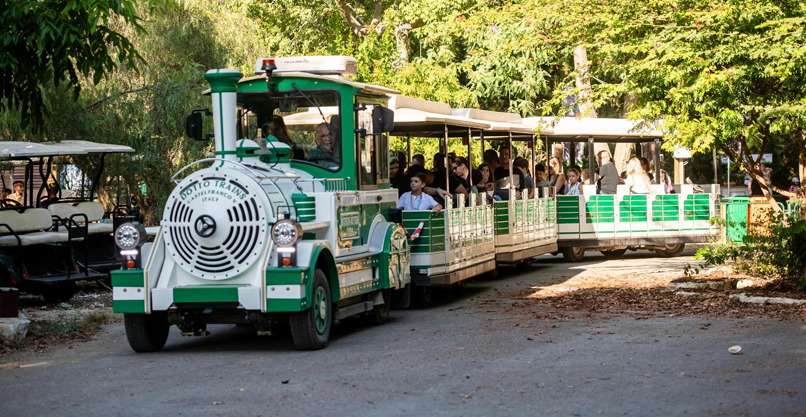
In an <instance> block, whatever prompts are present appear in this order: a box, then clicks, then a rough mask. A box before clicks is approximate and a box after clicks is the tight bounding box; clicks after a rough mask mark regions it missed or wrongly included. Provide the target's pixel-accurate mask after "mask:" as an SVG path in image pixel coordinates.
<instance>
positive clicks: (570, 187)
mask: <svg viewBox="0 0 806 417" xmlns="http://www.w3.org/2000/svg"><path fill="white" fill-rule="evenodd" d="M581 179H582V171H581V170H580V169H579V168H577V167H575V166H573V167H571V168H568V184H567V187H566V188H567V191H566V192H565V195H582V182H581V181H580V180H581Z"/></svg>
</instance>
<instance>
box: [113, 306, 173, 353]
mask: <svg viewBox="0 0 806 417" xmlns="http://www.w3.org/2000/svg"><path fill="white" fill-rule="evenodd" d="M123 324H124V327H126V338H127V339H128V340H129V346H131V347H132V349H133V350H134V351H135V352H140V353H145V352H158V351H160V350H162V348H163V347H164V346H165V341H167V340H168V330H170V328H171V323H169V322H168V319H167V318H166V317H165V315H164V314H160V313H152V314H129V313H127V314H124V315H123Z"/></svg>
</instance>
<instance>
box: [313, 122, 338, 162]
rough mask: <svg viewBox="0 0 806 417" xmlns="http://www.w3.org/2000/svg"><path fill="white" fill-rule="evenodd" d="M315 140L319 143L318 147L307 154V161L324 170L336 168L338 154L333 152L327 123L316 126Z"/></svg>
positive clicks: (331, 136) (332, 141)
mask: <svg viewBox="0 0 806 417" xmlns="http://www.w3.org/2000/svg"><path fill="white" fill-rule="evenodd" d="M316 140H317V141H318V142H319V146H317V147H315V148H313V149H311V151H310V152H308V161H310V162H313V163H315V164H318V165H322V166H323V167H325V168H333V167H338V166H339V156H338V152H336V151H335V150H334V146H333V145H334V142H335V140H334V135H333V133H332V132H331V131H330V126H329V124H328V123H320V124H319V125H317V126H316Z"/></svg>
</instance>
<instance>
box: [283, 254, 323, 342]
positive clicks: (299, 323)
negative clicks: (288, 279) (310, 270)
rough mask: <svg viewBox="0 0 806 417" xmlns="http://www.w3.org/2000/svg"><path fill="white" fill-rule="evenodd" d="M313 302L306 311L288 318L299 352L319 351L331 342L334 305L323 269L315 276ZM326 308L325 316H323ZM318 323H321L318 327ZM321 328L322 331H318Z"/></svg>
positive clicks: (318, 270)
mask: <svg viewBox="0 0 806 417" xmlns="http://www.w3.org/2000/svg"><path fill="white" fill-rule="evenodd" d="M311 288H312V291H311V302H312V303H313V305H312V306H310V307H309V308H308V309H307V310H305V311H300V312H299V313H292V314H291V315H290V316H289V317H288V321H289V323H290V324H291V338H292V339H293V340H294V346H296V348H297V349H299V350H318V349H322V348H325V347H327V343H328V342H329V341H330V329H331V327H332V326H333V305H332V302H331V300H332V298H331V296H330V284H329V283H328V282H327V277H326V276H325V273H324V272H322V270H321V269H317V270H316V271H315V272H314V274H313V284H312V285H311ZM323 307H324V309H325V310H324V312H325V313H324V314H325V316H324V317H322V316H321V314H322V313H321V312H322V308H323ZM317 321H318V322H319V323H320V325H319V326H317ZM317 327H320V328H321V329H318V328H317Z"/></svg>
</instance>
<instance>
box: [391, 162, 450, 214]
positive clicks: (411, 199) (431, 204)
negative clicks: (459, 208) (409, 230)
mask: <svg viewBox="0 0 806 417" xmlns="http://www.w3.org/2000/svg"><path fill="white" fill-rule="evenodd" d="M409 185H410V186H411V191H407V192H405V193H403V195H402V196H400V199H399V200H398V202H397V206H398V207H399V208H401V209H403V210H431V209H433V210H434V211H435V212H436V214H439V212H440V211H441V210H442V206H441V205H440V204H439V203H437V201H436V200H434V198H433V197H431V196H430V195H428V194H425V193H424V192H423V189H424V188H425V174H423V173H422V172H418V173H415V174H414V175H412V176H411V182H410V183H409Z"/></svg>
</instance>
